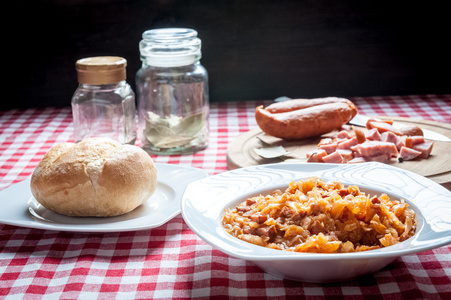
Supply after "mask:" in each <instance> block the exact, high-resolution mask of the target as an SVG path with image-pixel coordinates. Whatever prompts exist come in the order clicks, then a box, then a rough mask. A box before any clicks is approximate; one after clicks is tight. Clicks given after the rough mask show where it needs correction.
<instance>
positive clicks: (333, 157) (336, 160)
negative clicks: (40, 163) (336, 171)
mask: <svg viewBox="0 0 451 300" xmlns="http://www.w3.org/2000/svg"><path fill="white" fill-rule="evenodd" d="M323 162H325V163H331V164H341V163H343V162H344V160H343V157H342V156H341V154H340V153H339V152H338V151H335V152H333V153H331V154H329V155H326V156H324V157H323Z"/></svg>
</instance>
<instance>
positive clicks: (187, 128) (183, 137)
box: [144, 112, 205, 148]
mask: <svg viewBox="0 0 451 300" xmlns="http://www.w3.org/2000/svg"><path fill="white" fill-rule="evenodd" d="M204 125H205V115H204V113H202V112H200V113H196V114H193V115H190V116H188V117H186V118H183V117H180V116H176V115H172V114H171V115H168V116H166V117H160V116H159V115H157V114H155V113H153V112H148V118H147V119H146V128H145V130H144V131H145V132H144V133H145V137H146V138H147V140H148V142H149V143H151V144H152V145H154V146H155V147H158V148H174V147H180V146H186V145H189V144H190V143H191V142H192V141H193V140H195V139H196V138H197V137H198V135H199V133H201V131H202V129H203V127H204Z"/></svg>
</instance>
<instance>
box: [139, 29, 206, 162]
mask: <svg viewBox="0 0 451 300" xmlns="http://www.w3.org/2000/svg"><path fill="white" fill-rule="evenodd" d="M142 37H143V39H142V40H141V42H140V44H139V49H140V53H141V61H142V67H141V69H140V70H139V71H138V72H137V74H136V92H137V96H138V128H139V131H138V137H139V139H140V141H141V147H142V148H143V149H144V150H146V151H147V152H149V153H154V154H163V155H171V154H190V153H194V152H197V151H200V150H202V149H205V148H206V147H207V144H208V130H209V124H208V115H209V93H208V74H207V71H206V70H205V68H204V67H203V66H202V65H201V64H200V61H199V60H200V58H201V40H200V39H199V38H198V37H197V32H196V31H195V30H192V29H184V28H166V29H153V30H148V31H145V32H144V33H143V35H142Z"/></svg>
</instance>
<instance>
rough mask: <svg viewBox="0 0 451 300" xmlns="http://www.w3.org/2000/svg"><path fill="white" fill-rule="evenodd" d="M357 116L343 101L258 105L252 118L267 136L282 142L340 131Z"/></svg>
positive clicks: (318, 99) (351, 105)
mask: <svg viewBox="0 0 451 300" xmlns="http://www.w3.org/2000/svg"><path fill="white" fill-rule="evenodd" d="M356 114H357V108H356V107H355V105H354V104H353V103H352V102H351V101H349V100H348V99H344V98H336V97H327V98H315V99H293V100H288V101H284V102H278V103H273V104H271V105H269V106H268V107H266V108H263V106H258V107H257V108H256V111H255V119H256V121H257V125H258V126H259V127H260V129H261V130H262V131H263V132H265V133H266V134H268V135H271V136H274V137H278V138H282V139H303V138H309V137H315V136H320V135H322V134H325V133H329V132H331V131H333V130H336V129H339V128H340V127H341V126H343V125H344V124H346V123H347V122H349V121H350V120H351V119H352V118H353V117H354V116H355V115H356Z"/></svg>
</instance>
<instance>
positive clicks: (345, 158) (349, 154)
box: [337, 149, 354, 162]
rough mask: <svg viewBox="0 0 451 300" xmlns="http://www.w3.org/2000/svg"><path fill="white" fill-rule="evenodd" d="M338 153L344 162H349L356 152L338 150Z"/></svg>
mask: <svg viewBox="0 0 451 300" xmlns="http://www.w3.org/2000/svg"><path fill="white" fill-rule="evenodd" d="M337 152H338V153H340V155H341V157H343V161H344V162H348V161H350V160H351V159H353V158H354V151H352V150H350V149H338V150H337Z"/></svg>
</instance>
